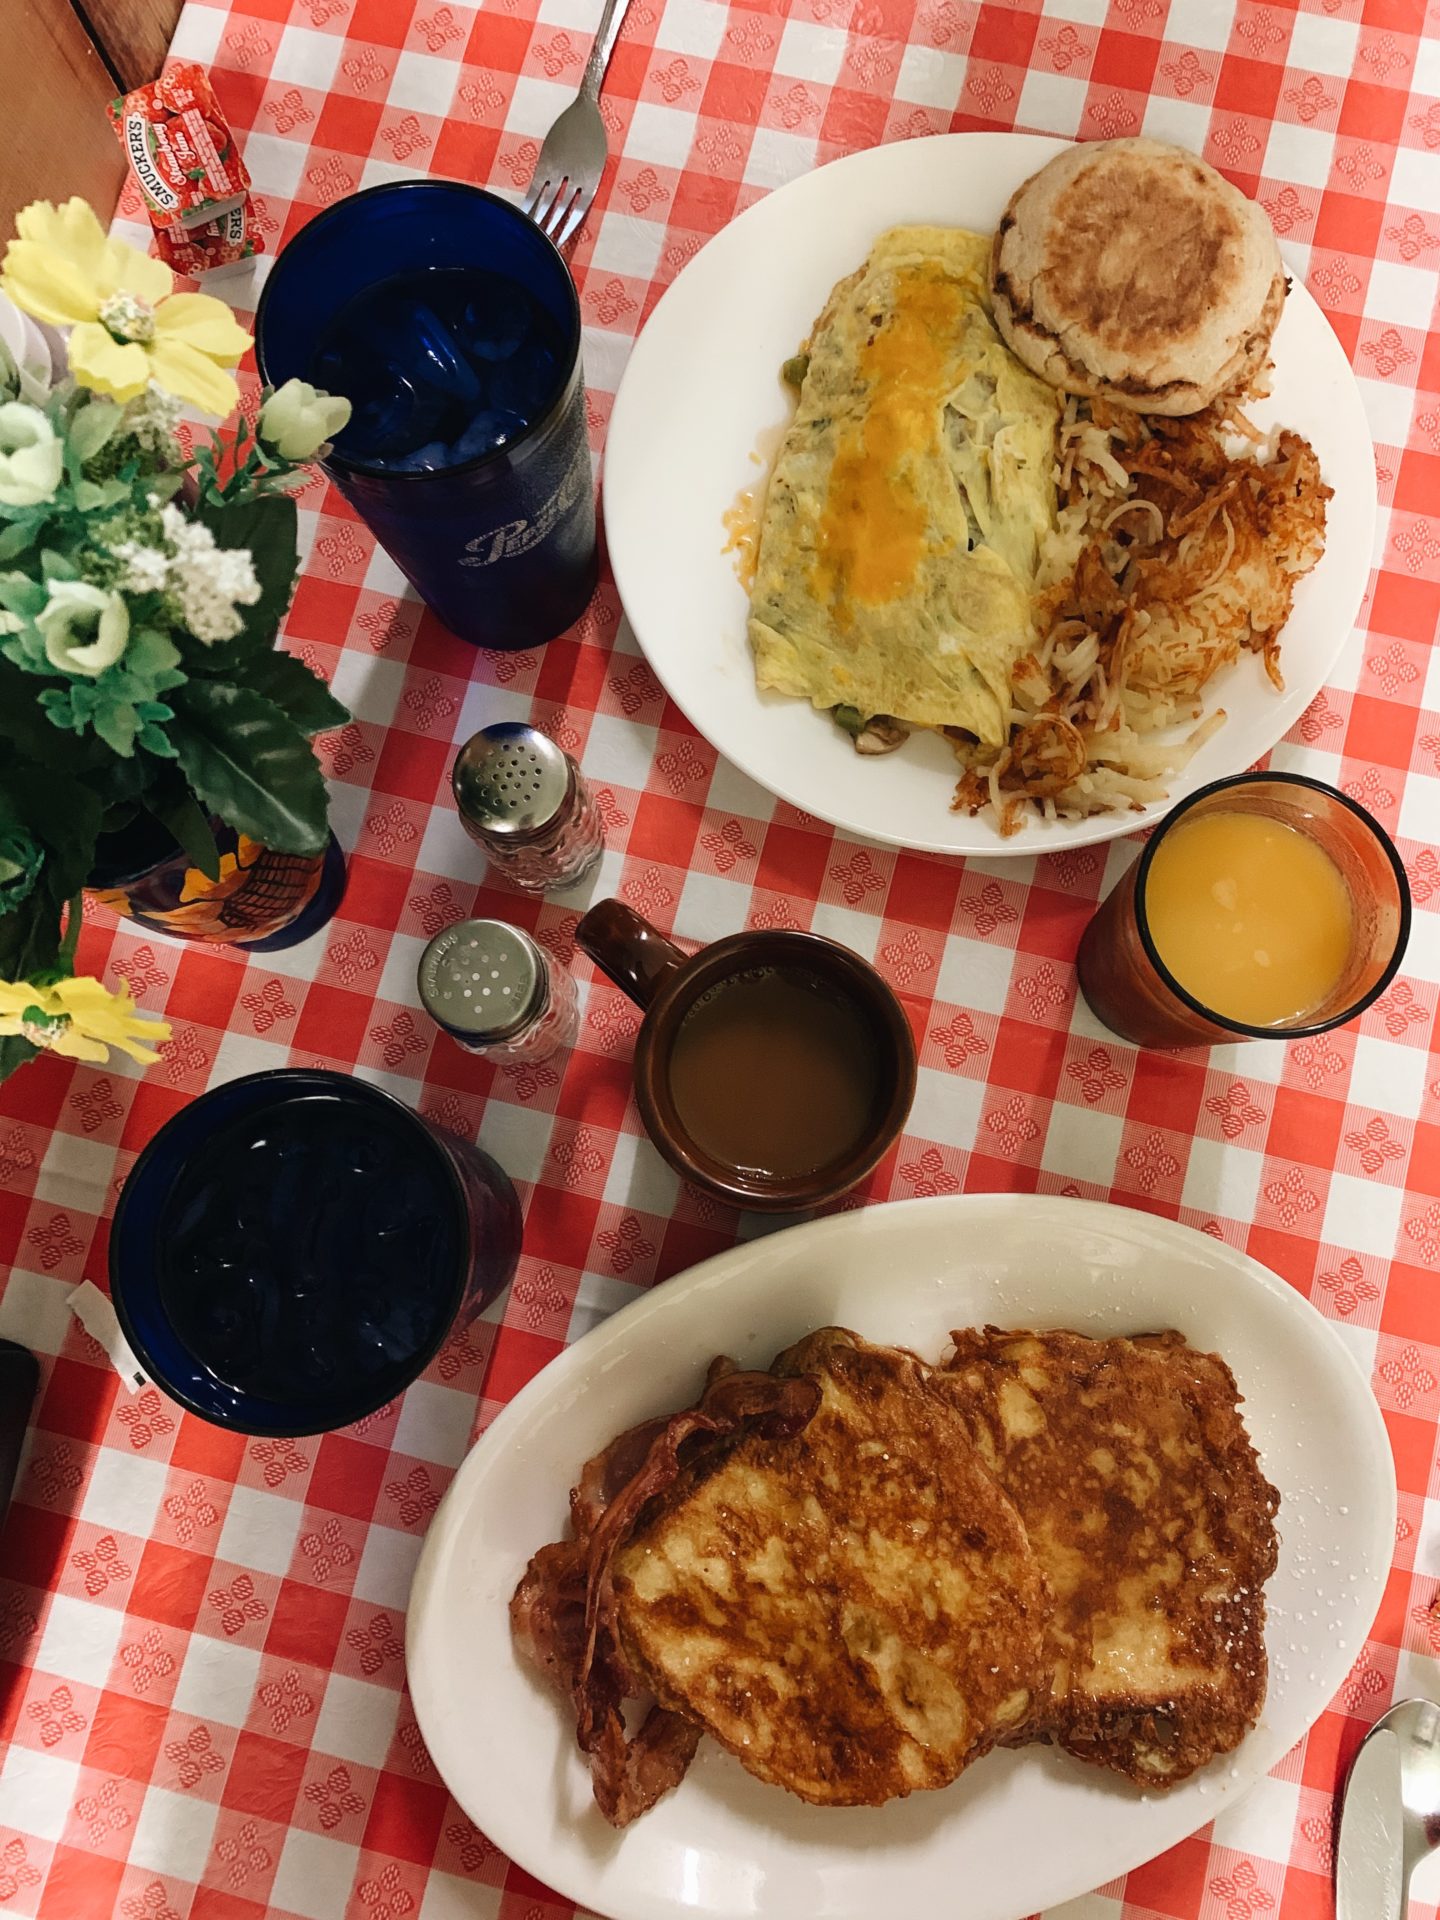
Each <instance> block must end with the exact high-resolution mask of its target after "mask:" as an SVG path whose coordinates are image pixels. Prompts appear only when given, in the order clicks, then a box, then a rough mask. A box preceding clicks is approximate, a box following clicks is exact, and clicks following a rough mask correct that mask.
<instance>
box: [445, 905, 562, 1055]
mask: <svg viewBox="0 0 1440 1920" xmlns="http://www.w3.org/2000/svg"><path fill="white" fill-rule="evenodd" d="M419 986H420V1004H421V1006H423V1007H424V1009H425V1011H426V1012H427V1013H428V1014H429V1016H430V1018H431V1019H432V1020H433V1021H434V1022H435V1023H436V1025H437V1026H441V1027H444V1028H446V1029H447V1031H448V1032H450V1033H452V1034H454V1036H455V1037H456V1039H457V1040H465V1041H468V1042H469V1043H470V1044H472V1045H479V1046H484V1045H486V1044H488V1043H489V1042H492V1041H501V1040H508V1039H510V1038H512V1037H513V1036H514V1035H515V1034H517V1033H518V1032H519V1031H520V1030H521V1028H522V1027H525V1026H528V1025H529V1023H530V1022H531V1021H532V1020H533V1019H535V1018H536V1017H537V1015H539V1014H540V1013H541V1012H542V1011H543V1010H544V1008H545V1005H546V1002H547V1001H548V999H549V996H550V982H549V976H548V974H547V972H546V969H545V956H544V954H543V953H542V952H541V951H540V949H539V948H538V947H537V946H536V944H535V942H534V941H533V940H532V939H531V938H530V936H529V934H528V933H524V932H522V931H521V929H520V928H519V927H512V926H508V925H507V924H506V923H505V922H504V921H503V920H461V921H459V922H458V923H457V924H456V925H455V926H453V927H446V929H445V931H444V932H443V933H437V934H436V936H435V938H434V939H433V940H432V941H431V942H430V944H429V946H428V947H426V949H425V951H424V953H422V954H421V956H420V972H419Z"/></svg>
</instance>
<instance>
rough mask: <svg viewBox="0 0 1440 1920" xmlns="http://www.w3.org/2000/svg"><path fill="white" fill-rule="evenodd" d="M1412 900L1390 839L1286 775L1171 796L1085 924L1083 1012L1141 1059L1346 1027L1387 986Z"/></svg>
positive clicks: (1344, 805) (1340, 799) (1355, 811)
mask: <svg viewBox="0 0 1440 1920" xmlns="http://www.w3.org/2000/svg"><path fill="white" fill-rule="evenodd" d="M1409 935H1410V888H1409V885H1408V883H1407V881H1406V878H1405V869H1404V867H1403V866H1402V865H1401V863H1400V856H1399V854H1398V853H1397V852H1396V851H1395V847H1394V845H1393V843H1392V842H1391V840H1390V837H1389V835H1388V834H1387V833H1386V832H1385V830H1384V829H1383V828H1382V827H1381V826H1380V825H1379V823H1378V822H1377V821H1375V820H1373V819H1372V818H1371V817H1370V815H1369V814H1368V813H1367V812H1366V811H1365V809H1364V808H1363V807H1360V806H1357V805H1356V804H1355V802H1354V801H1353V800H1349V799H1347V798H1346V796H1345V795H1344V794H1343V793H1338V792H1337V791H1336V789H1335V788H1334V787H1328V786H1326V785H1325V784H1324V782H1323V781H1320V780H1309V779H1306V778H1305V777H1304V775H1302V774H1295V773H1246V774H1241V775H1240V776H1239V777H1238V778H1236V779H1233V780H1217V781H1215V782H1214V784H1213V785H1212V786H1208V787H1202V788H1201V789H1200V791H1199V792H1198V793H1193V794H1191V796H1190V797H1189V799H1188V800H1184V801H1182V802H1181V804H1180V805H1179V806H1178V807H1176V809H1175V811H1174V812H1173V813H1172V814H1170V815H1169V817H1168V818H1167V819H1166V820H1165V821H1164V822H1162V824H1161V825H1160V826H1159V827H1158V828H1157V829H1156V831H1155V832H1154V834H1152V836H1151V838H1150V840H1149V842H1148V843H1147V845H1146V847H1145V851H1144V852H1143V853H1142V854H1141V856H1140V858H1139V860H1137V861H1136V863H1135V864H1134V866H1132V867H1131V869H1130V871H1129V872H1128V873H1127V874H1126V875H1125V877H1124V878H1123V879H1122V880H1121V881H1120V883H1119V885H1118V886H1117V887H1116V888H1115V889H1114V891H1113V892H1112V893H1111V894H1110V896H1109V898H1108V899H1107V900H1106V901H1105V902H1104V904H1103V905H1102V906H1101V907H1100V909H1099V911H1098V912H1097V913H1096V915H1095V917H1094V919H1093V920H1091V922H1090V924H1089V926H1088V927H1086V929H1085V933H1084V936H1083V938H1082V939H1081V942H1080V952H1079V955H1078V957H1077V961H1076V966H1077V969H1078V972H1079V976H1080V989H1081V992H1082V993H1083V994H1084V995H1085V998H1086V1000H1087V1001H1088V1002H1089V1004H1090V1008H1091V1011H1092V1012H1093V1013H1094V1014H1095V1015H1096V1016H1097V1017H1098V1018H1099V1019H1100V1020H1103V1021H1104V1023H1105V1025H1106V1026H1107V1027H1109V1028H1110V1029H1111V1030H1112V1032H1115V1033H1118V1034H1120V1035H1121V1037H1122V1038H1124V1039H1126V1040H1132V1041H1134V1043H1135V1044H1136V1045H1137V1046H1141V1047H1209V1046H1219V1045H1222V1044H1224V1043H1225V1042H1227V1041H1231V1040H1267V1039H1274V1040H1290V1039H1295V1038H1297V1037H1299V1036H1300V1035H1302V1034H1309V1033H1321V1032H1323V1031H1324V1030H1325V1029H1326V1028H1327V1027H1338V1026H1340V1025H1341V1024H1342V1023H1343V1022H1344V1021H1346V1020H1353V1019H1354V1018H1355V1016H1356V1015H1357V1014H1359V1013H1361V1012H1363V1011H1364V1009H1365V1008H1366V1007H1368V1006H1369V1005H1370V1003H1371V1001H1372V1000H1374V999H1375V998H1376V997H1377V996H1378V995H1379V994H1381V993H1383V992H1384V991H1385V988H1386V987H1387V986H1388V985H1389V983H1390V981H1391V980H1392V979H1393V978H1394V976H1395V972H1396V969H1397V968H1398V967H1399V965H1400V961H1401V958H1402V957H1403V955H1404V952H1405V943H1406V941H1407V939H1408V938H1409Z"/></svg>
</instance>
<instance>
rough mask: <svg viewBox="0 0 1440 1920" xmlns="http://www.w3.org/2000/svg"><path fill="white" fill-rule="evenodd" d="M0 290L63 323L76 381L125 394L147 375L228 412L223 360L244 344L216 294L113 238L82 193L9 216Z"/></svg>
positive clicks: (231, 390)
mask: <svg viewBox="0 0 1440 1920" xmlns="http://www.w3.org/2000/svg"><path fill="white" fill-rule="evenodd" d="M15 232H16V235H17V238H15V239H14V240H12V241H11V242H10V245H9V247H8V248H7V249H6V252H5V262H4V266H3V268H0V291H3V292H5V293H7V294H8V295H9V296H10V298H11V299H12V300H13V301H14V302H15V304H16V306H17V307H23V308H24V309H25V311H26V312H27V313H31V314H33V315H34V316H35V318H36V319H37V320H45V321H48V322H49V324H50V325H51V326H55V327H69V328H70V371H71V372H72V373H73V374H74V376H75V378H76V379H77V380H78V381H79V382H80V384H81V386H82V387H92V388H93V389H94V390H95V391H96V392H97V393H105V394H109V395H110V397H111V398H112V399H114V400H133V399H134V398H135V397H136V395H137V394H141V393H143V392H144V391H145V388H146V386H147V384H148V383H149V382H150V381H151V380H153V381H154V382H155V384H156V385H157V386H159V387H163V388H164V389H165V391H166V392H167V393H173V394H175V395H176V396H177V397H178V398H179V399H181V400H188V401H190V402H191V403H192V405H194V406H197V407H200V408H202V409H203V410H204V411H205V412H206V413H217V414H226V413H229V412H230V411H231V409H232V408H233V407H234V406H235V405H236V404H237V402H238V401H239V398H240V390H239V388H238V387H237V386H236V384H235V382H234V380H233V379H232V378H231V376H230V374H229V373H228V372H224V371H222V369H224V368H229V367H233V366H235V365H236V364H237V363H238V362H239V359H240V356H241V355H242V354H243V353H244V352H245V349H246V348H247V347H248V346H249V345H250V335H249V334H248V333H246V331H245V329H244V328H243V327H242V326H240V325H239V324H238V323H237V321H236V319H235V316H234V314H232V313H231V311H230V309H229V308H228V307H227V306H226V305H225V302H224V301H223V300H216V299H215V298H214V297H213V295H211V294H208V293H176V292H174V291H173V288H174V285H175V276H174V275H173V274H172V273H171V271H170V269H169V268H168V267H167V266H166V265H165V263H164V262H163V261H161V260H152V259H151V257H150V255H149V254H148V253H137V252H136V250H135V248H134V247H127V246H126V245H125V243H124V241H123V240H112V239H111V238H110V237H109V236H108V235H107V234H106V232H105V229H104V228H103V227H102V226H101V225H100V222H99V221H98V220H97V219H96V217H95V215H94V214H93V213H92V212H91V210H90V208H89V207H88V206H87V205H86V204H85V202H84V201H83V200H81V199H79V198H75V199H71V200H67V201H66V202H65V204H64V205H63V206H60V207H57V206H54V205H52V204H51V202H50V201H48V200H35V201H32V202H31V204H30V205H29V206H28V207H26V208H24V209H23V211H22V212H21V213H19V214H18V215H17V216H16V220H15Z"/></svg>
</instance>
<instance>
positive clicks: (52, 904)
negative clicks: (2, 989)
mask: <svg viewBox="0 0 1440 1920" xmlns="http://www.w3.org/2000/svg"><path fill="white" fill-rule="evenodd" d="M65 900H66V895H65V894H64V892H62V891H61V889H60V888H58V887H57V886H56V885H55V881H54V877H53V875H51V874H50V873H49V872H45V873H42V874H41V876H40V884H39V886H37V887H36V889H35V891H34V892H33V893H32V894H31V895H30V898H29V899H28V900H27V901H26V902H25V904H24V905H23V906H21V907H18V908H17V909H16V911H15V912H14V913H7V914H6V915H5V917H4V918H3V919H0V980H30V979H33V978H34V976H35V975H36V974H37V973H40V972H43V970H44V969H45V968H46V967H50V966H53V965H54V964H55V956H56V954H57V953H59V951H60V923H61V920H62V918H63V917H64V911H65Z"/></svg>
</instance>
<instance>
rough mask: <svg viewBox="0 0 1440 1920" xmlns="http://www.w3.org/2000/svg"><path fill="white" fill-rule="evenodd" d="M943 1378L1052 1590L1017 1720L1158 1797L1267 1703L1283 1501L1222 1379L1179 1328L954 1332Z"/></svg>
mask: <svg viewBox="0 0 1440 1920" xmlns="http://www.w3.org/2000/svg"><path fill="white" fill-rule="evenodd" d="M953 1338H954V1340H955V1355H954V1358H953V1359H952V1360H951V1361H950V1362H948V1368H949V1370H950V1372H951V1376H952V1378H953V1379H954V1381H955V1383H956V1385H957V1387H958V1388H959V1390H960V1404H962V1405H963V1406H964V1408H965V1411H966V1414H967V1418H968V1419H969V1421H970V1423H971V1428H972V1431H973V1433H974V1436H975V1439H976V1443H977V1445H978V1447H979V1449H980V1452H981V1454H982V1455H983V1456H984V1458H985V1459H986V1461H987V1462H988V1463H989V1464H990V1465H991V1466H992V1467H993V1469H994V1471H995V1473H996V1474H997V1476H998V1477H999V1479H1000V1481H1001V1483H1002V1484H1003V1486H1004V1487H1005V1489H1006V1491H1007V1492H1008V1493H1009V1495H1010V1497H1011V1498H1012V1499H1013V1501H1014V1502H1015V1505H1016V1507H1017V1508H1018V1509H1019V1512H1020V1515H1021V1518H1022V1520H1023V1521H1024V1524H1025V1528H1026V1531H1027V1533H1028V1535H1029V1539H1030V1542H1031V1544H1032V1546H1033V1547H1034V1549H1035V1552H1036V1554H1037V1555H1038V1557H1039V1561H1040V1564H1041V1567H1042V1568H1043V1569H1044V1573H1045V1577H1046V1581H1047V1583H1048V1586H1049V1589H1050V1593H1051V1599H1052V1602H1053V1611H1052V1612H1051V1614H1050V1617H1049V1621H1048V1625H1047V1658H1048V1661H1049V1664H1050V1667H1051V1670H1052V1677H1051V1687H1050V1691H1049V1695H1048V1698H1047V1699H1044V1700H1043V1701H1042V1703H1041V1706H1040V1709H1039V1711H1038V1712H1037V1713H1036V1715H1035V1716H1034V1717H1033V1718H1032V1720H1031V1723H1030V1725H1029V1727H1028V1728H1027V1730H1026V1731H1027V1736H1028V1737H1032V1738H1047V1737H1048V1738H1053V1739H1054V1740H1055V1741H1056V1742H1057V1743H1058V1744H1059V1745H1060V1746H1061V1747H1063V1748H1064V1749H1065V1750H1066V1751H1067V1752H1068V1753H1071V1754H1073V1755H1075V1757H1076V1758H1077V1759H1080V1760H1088V1761H1092V1762H1094V1763H1096V1764H1098V1765H1101V1766H1105V1767H1109V1768H1111V1769H1113V1770H1114V1771H1115V1772H1117V1773H1121V1774H1124V1775H1125V1776H1126V1777H1127V1778H1129V1779H1131V1780H1134V1781H1137V1782H1139V1783H1141V1784H1143V1785H1147V1786H1151V1787H1169V1786H1172V1785H1174V1784H1176V1783H1177V1782H1178V1781H1180V1780H1183V1779H1185V1778H1186V1776H1187V1775H1189V1774H1191V1773H1193V1772H1194V1771H1195V1770H1196V1768H1198V1767H1202V1766H1204V1765H1206V1763H1207V1762H1209V1761H1210V1760H1212V1759H1214V1758H1215V1757H1216V1756H1217V1755H1218V1754H1222V1753H1228V1752H1230V1751H1231V1750H1232V1749H1233V1748H1234V1747H1236V1746H1238V1745H1239V1743H1240V1741H1241V1740H1242V1739H1243V1738H1244V1736H1245V1735H1246V1733H1247V1732H1248V1731H1249V1730H1250V1728H1251V1727H1252V1726H1253V1725H1254V1724H1255V1721H1256V1719H1257V1718H1258V1716H1259V1712H1260V1708H1261V1705H1262V1703H1263V1701H1264V1698H1265V1687H1266V1677H1267V1674H1266V1658H1265V1643H1264V1624H1265V1597H1264V1583H1265V1581H1266V1580H1267V1579H1268V1578H1269V1577H1270V1575H1271V1574H1272V1573H1273V1572H1274V1570H1275V1565H1276V1559H1277V1539H1276V1533H1275V1527H1274V1516H1275V1513H1276V1510H1277V1508H1278V1506H1279V1495H1278V1494H1277V1492H1276V1490H1275V1489H1274V1487H1272V1486H1271V1485H1270V1484H1269V1482H1268V1481H1267V1480H1266V1479H1265V1477H1264V1475H1263V1474H1262V1473H1261V1471H1260V1467H1259V1462H1258V1459H1257V1457H1256V1454H1255V1449H1254V1448H1253V1446H1252V1445H1251V1444H1250V1440H1249V1438H1248V1436H1247V1434H1246V1432H1245V1428H1244V1425H1243V1423H1242V1421H1241V1418H1240V1414H1239V1410H1238V1408H1239V1400H1240V1395H1239V1392H1238V1389H1237V1388H1236V1385H1235V1379H1234V1376H1233V1375H1232V1373H1231V1372H1230V1369H1229V1368H1228V1367H1227V1366H1226V1365H1225V1363H1224V1361H1223V1360H1221V1359H1220V1358H1219V1357H1218V1356H1217V1355H1215V1354H1205V1353H1198V1352H1196V1351H1194V1350H1193V1349H1192V1348H1190V1347H1189V1346H1187V1345H1186V1343H1185V1341H1184V1340H1183V1339H1182V1338H1181V1336H1180V1335H1179V1334H1177V1333H1163V1334H1154V1335H1146V1336H1141V1337H1138V1338H1135V1339H1108V1340H1092V1339H1087V1338H1086V1337H1085V1336H1083V1335H1081V1334H1078V1333H1069V1332H1049V1333H1028V1332H1002V1331H1001V1330H1000V1329H998V1328H995V1327H986V1328H984V1329H983V1330H977V1329H969V1330H964V1331H961V1332H958V1333H956V1334H955V1335H954V1336H953Z"/></svg>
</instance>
